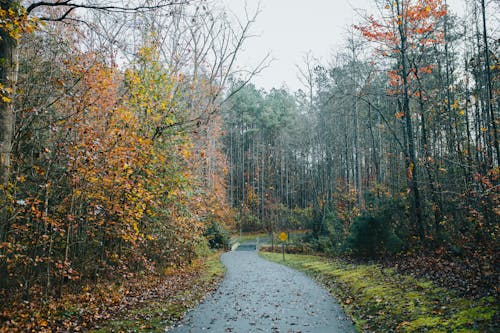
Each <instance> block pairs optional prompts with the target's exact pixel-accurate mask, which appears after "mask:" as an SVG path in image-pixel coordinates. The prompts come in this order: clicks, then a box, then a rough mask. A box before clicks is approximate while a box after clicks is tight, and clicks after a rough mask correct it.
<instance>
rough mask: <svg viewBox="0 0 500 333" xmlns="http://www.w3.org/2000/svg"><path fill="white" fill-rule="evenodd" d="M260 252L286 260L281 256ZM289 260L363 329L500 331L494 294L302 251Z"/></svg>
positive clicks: (288, 258) (268, 257) (288, 264)
mask: <svg viewBox="0 0 500 333" xmlns="http://www.w3.org/2000/svg"><path fill="white" fill-rule="evenodd" d="M260 255H261V256H262V257H263V258H265V259H268V260H271V261H275V262H278V263H283V261H282V256H281V254H278V253H268V252H260ZM284 264H286V265H287V266H290V267H292V268H294V269H297V270H300V271H303V272H305V273H306V274H308V275H310V276H311V277H313V278H315V279H316V280H317V281H319V282H320V283H321V284H323V285H324V286H325V287H326V288H328V290H329V291H330V292H331V293H332V294H333V295H334V296H336V297H337V299H338V300H339V302H340V303H341V304H342V306H343V307H344V309H345V311H346V313H347V314H348V315H349V316H351V318H352V319H353V321H354V323H355V325H356V327H357V329H358V330H359V331H360V332H365V331H366V332H435V333H436V332H498V324H497V323H496V322H495V320H498V310H499V306H498V304H497V303H496V301H495V298H494V297H484V298H481V299H466V298H463V297H459V296H457V294H456V293H455V292H454V291H453V290H448V289H444V288H440V287H437V286H435V285H434V284H433V283H432V282H431V281H426V280H422V279H416V278H414V277H412V276H408V275H401V274H398V273H396V272H395V271H394V270H393V269H385V268H382V267H381V266H378V265H361V264H348V263H345V262H342V261H339V260H333V259H331V258H325V257H319V256H311V255H300V254H287V255H286V261H285V262H284Z"/></svg>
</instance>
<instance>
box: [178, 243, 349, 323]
mask: <svg viewBox="0 0 500 333" xmlns="http://www.w3.org/2000/svg"><path fill="white" fill-rule="evenodd" d="M254 248H255V247H252V246H251V244H244V246H242V247H241V249H244V250H245V251H233V252H228V253H224V254H223V255H222V257H221V260H222V263H223V264H224V265H225V266H226V268H227V272H226V275H225V277H224V280H223V281H222V283H221V285H220V286H219V288H218V289H217V291H215V292H214V293H213V294H212V295H210V296H208V297H207V298H206V299H205V301H204V302H202V303H201V304H200V305H198V306H197V307H196V308H195V309H193V310H191V311H190V312H188V313H187V315H186V317H185V319H184V321H183V322H182V323H180V326H177V327H174V328H172V329H171V330H169V331H168V332H171V333H198V332H217V333H224V332H238V333H251V332H272V333H284V332H285V333H292V332H293V333H299V332H301V333H305V332H311V333H323V332H324V333H335V332H356V330H355V329H354V326H353V325H352V323H351V321H350V320H349V319H348V318H347V317H346V315H345V313H344V311H343V310H342V308H341V307H340V306H339V304H338V303H337V302H336V301H335V299H334V298H333V297H332V296H331V295H330V294H329V293H328V292H327V291H326V290H325V289H323V288H322V287H320V286H319V285H318V284H316V283H315V282H314V281H313V280H311V279H310V278H308V277H307V276H306V275H305V274H303V273H301V272H298V271H295V270H292V269H290V268H288V267H285V266H283V265H280V264H276V263H272V262H269V261H267V260H264V259H262V258H260V257H259V256H258V254H257V252H256V251H255V250H254Z"/></svg>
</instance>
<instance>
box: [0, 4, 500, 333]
mask: <svg viewBox="0 0 500 333" xmlns="http://www.w3.org/2000/svg"><path fill="white" fill-rule="evenodd" d="M462 2H463V4H464V6H465V12H464V13H454V12H453V11H451V10H450V9H449V6H448V4H447V1H446V0H394V1H392V0H391V1H386V0H376V1H375V3H376V4H377V8H378V12H374V13H364V12H363V13H361V12H358V14H359V15H358V18H357V20H358V21H359V23H358V24H355V25H354V26H352V27H349V31H348V33H347V35H346V37H345V39H344V44H343V46H342V47H340V48H337V49H336V50H335V52H334V53H333V54H332V56H331V58H329V59H321V60H320V59H319V58H316V57H315V55H314V53H313V52H309V53H306V54H305V56H304V58H303V63H301V64H298V65H297V75H298V77H299V79H300V81H301V83H302V85H303V87H302V89H299V90H297V91H291V90H290V89H288V88H287V87H286V85H283V86H282V87H275V88H272V89H269V90H264V89H261V88H259V87H257V86H255V85H254V84H253V83H252V78H253V77H254V76H255V75H257V74H259V73H260V72H261V71H263V70H265V68H266V67H267V66H268V65H270V64H271V63H270V62H269V58H268V57H264V58H263V59H261V60H259V61H258V62H257V66H256V67H254V68H242V67H241V66H239V65H238V62H237V59H238V56H239V55H240V53H241V51H242V48H243V45H245V43H246V42H247V40H248V39H249V38H250V37H253V36H254V32H253V31H252V28H253V25H254V23H255V22H256V20H257V17H258V14H259V12H260V10H261V8H260V7H259V8H257V9H256V10H255V12H251V11H249V10H246V11H245V15H244V16H243V17H240V18H238V17H237V16H234V15H233V14H232V13H231V12H230V11H228V10H227V9H225V8H224V6H223V5H222V4H221V3H219V2H216V1H213V2H212V1H206V0H144V1H84V0H82V1H76V0H65V1H17V0H6V1H1V2H0V59H1V60H0V174H1V175H0V177H1V183H0V297H1V298H2V299H4V300H7V301H6V302H5V303H4V304H2V306H1V307H0V319H1V320H0V331H6V332H11V331H16V330H18V331H23V330H36V329H39V330H41V331H43V330H44V329H45V330H46V331H51V330H57V329H66V330H72V329H75V327H78V329H81V327H80V325H81V322H79V321H76V320H73V319H67V318H73V317H72V316H78V311H76V310H75V311H73V312H71V311H69V310H68V309H67V308H66V307H65V306H66V305H67V304H68V303H71V301H70V300H74V299H80V298H81V297H83V296H85V297H86V301H85V302H88V303H95V304H97V303H98V301H97V300H102V299H105V297H103V293H104V292H109V290H114V292H115V293H117V294H119V293H121V294H124V295H126V294H127V293H128V289H127V288H129V286H130V285H131V284H132V283H131V282H130V281H148V283H145V285H148V286H153V285H157V284H158V283H160V282H158V281H161V279H162V278H163V277H164V276H165V275H168V273H169V272H170V273H172V272H175V274H173V275H175V280H176V281H180V280H182V275H183V274H184V273H185V274H186V276H188V275H189V276H190V278H192V279H193V281H194V280H196V277H195V275H196V274H195V273H193V270H192V269H191V268H190V267H191V266H190V265H191V264H193V265H195V266H196V267H198V268H199V267H200V266H199V262H198V261H197V260H199V259H200V258H203V257H206V256H207V253H208V251H209V249H208V248H209V246H210V247H222V248H223V247H224V246H227V245H228V244H227V242H228V237H227V235H228V234H230V233H232V232H233V233H235V232H237V231H240V232H241V231H251V232H254V231H266V232H268V233H270V234H275V233H279V232H282V231H285V232H286V231H288V232H289V231H291V230H301V231H303V232H304V233H306V236H305V237H304V238H303V239H302V240H301V241H300V246H302V247H303V248H307V249H309V250H311V251H314V252H316V251H319V252H323V253H326V254H327V255H330V256H345V257H349V258H357V259H361V260H379V261H391V260H396V261H397V260H398V259H397V258H405V259H404V260H405V261H406V262H409V265H415V267H418V270H419V271H425V269H426V268H429V267H430V268H431V271H432V270H434V271H436V270H439V269H438V268H436V267H443V266H447V267H453V269H452V270H454V271H453V272H452V273H450V275H452V274H455V273H456V274H458V275H459V276H460V278H462V275H460V274H462V273H463V279H464V280H466V281H468V282H467V283H468V284H467V283H466V284H467V287H463V288H462V289H463V291H464V293H465V294H467V293H471V294H474V295H476V294H480V295H483V296H484V295H485V294H488V295H491V294H492V295H495V296H497V289H494V288H493V286H497V285H498V267H497V266H498V255H497V253H498V235H499V224H498V221H499V215H500V187H499V181H500V179H499V177H500V148H499V140H500V138H499V135H500V133H499V128H498V127H499V126H500V122H499V118H500V114H499V112H500V111H499V109H500V99H499V96H498V92H499V89H500V64H499V59H498V51H499V47H500V42H499V41H500V39H499V36H498V20H497V17H496V16H495V15H497V14H496V13H497V12H499V9H500V8H499V4H498V3H497V2H495V1H492V2H488V1H485V0H463V1H462ZM325 44H328V41H325ZM271 239H273V238H272V237H271ZM295 245H297V244H295ZM297 246H298V245H297ZM394 258H396V259H394ZM212 260H214V259H212ZM450 263H451V264H450ZM419 265H420V266H419ZM421 266H423V268H422V267H421ZM407 268H408V267H403V269H407ZM421 268H422V269H421ZM219 274H220V272H219ZM148 279H149V280H148ZM127 281H128V282H127ZM134 283H135V282H134ZM155 283H156V284H155ZM169 283H171V284H172V287H171V288H173V289H175V288H176V287H175V285H176V283H174V282H169ZM186 284H187V283H177V285H186ZM471 285H472V287H471ZM103 286H108V287H109V289H106V288H107V287H106V288H105V287H103ZM125 286H127V287H125ZM141 286H142V285H141ZM169 286H170V285H169ZM469 287H470V288H469ZM169 288H170V287H169ZM144 289H146V288H144ZM167 289H168V288H167ZM103 290H104V291H103ZM116 290H120V292H117V291H116ZM124 290H126V291H127V292H125V291H124ZM163 291H164V294H169V295H170V294H173V291H171V290H170V289H169V290H165V288H164V289H163ZM99 293H100V294H99ZM96 295H100V296H96ZM117 298H118V296H117ZM200 298H201V297H200ZM101 303H103V304H104V303H105V301H101ZM64 304H66V305H64ZM32 309H36V311H35V312H34V311H33V310H32ZM96 311H97V310H96ZM99 311H105V310H103V309H100V310H99ZM35 313H36V315H35ZM64 316H66V317H67V318H66V317H64ZM89 316H90V317H92V316H93V317H92V318H90V319H85V320H88V324H89V325H91V324H95V321H98V320H99V318H101V317H100V316H101V315H100V314H97V312H96V313H94V314H93V315H92V316H91V315H89ZM61 317H64V318H66V319H67V320H63V319H60V318H61ZM101 319H102V318H101ZM86 324H87V322H86ZM61 327H62V328H61Z"/></svg>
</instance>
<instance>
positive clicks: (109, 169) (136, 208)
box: [0, 30, 232, 332]
mask: <svg viewBox="0 0 500 333" xmlns="http://www.w3.org/2000/svg"><path fill="white" fill-rule="evenodd" d="M73 32H74V33H79V32H78V30H75V31H73ZM26 38H28V40H29V39H30V38H36V37H35V36H34V35H27V36H26ZM39 38H41V39H43V38H46V37H43V34H42V35H41V37H39ZM50 38H51V37H48V38H47V40H46V41H45V43H49V44H50V42H51V41H50ZM69 42H70V40H68V39H67V40H66V41H65V43H69ZM49 44H48V45H49ZM67 46H68V49H67V50H66V51H65V52H67V54H68V55H71V57H62V56H59V55H58V56H55V57H54V55H51V56H53V58H52V62H45V61H43V59H42V58H40V57H39V55H36V54H33V53H30V52H29V51H28V52H27V53H26V54H25V55H23V57H25V58H23V59H22V60H21V61H26V63H25V64H26V67H24V68H23V70H22V71H21V72H20V83H19V89H20V91H21V92H22V93H20V94H19V96H18V100H17V101H16V102H15V103H16V106H17V107H18V108H19V109H20V110H22V111H20V112H19V115H18V118H19V121H18V124H17V133H18V134H17V135H18V137H17V140H16V144H15V147H14V152H13V155H14V167H13V173H12V175H11V181H10V182H8V183H7V184H5V185H3V186H2V187H1V189H0V190H1V191H2V196H3V198H6V200H5V201H3V202H2V214H3V215H2V219H3V220H2V224H1V229H0V236H1V242H0V295H1V296H0V297H1V298H2V299H5V300H7V299H8V300H9V302H4V303H3V304H2V306H1V307H0V331H6V332H11V331H15V330H16V329H20V330H21V331H22V330H23V329H36V330H40V331H44V330H45V331H50V330H52V329H56V328H57V327H59V328H61V327H66V328H67V329H70V328H71V327H73V329H76V328H75V327H80V326H79V325H80V324H81V323H80V324H79V323H78V322H76V323H72V322H68V323H65V322H59V323H55V322H51V320H56V319H57V318H59V319H60V317H58V316H59V315H60V313H62V312H64V311H65V310H64V309H62V310H61V309H60V306H61V303H60V301H58V300H64V301H65V302H73V301H74V302H80V300H79V297H83V298H85V297H87V298H89V299H86V300H83V299H82V300H81V301H82V302H83V303H85V304H87V305H88V306H90V307H92V306H97V308H96V309H95V314H94V313H91V312H92V311H93V310H92V309H89V311H90V312H89V313H88V316H90V317H89V318H83V317H82V316H80V319H78V320H83V322H84V323H86V324H85V325H87V324H88V323H89V322H94V321H98V320H100V319H103V318H104V317H102V316H109V315H111V314H112V313H111V312H108V313H107V314H104V313H103V311H104V310H106V309H109V308H112V307H113V306H115V305H116V304H118V303H119V302H121V301H123V300H122V297H121V296H123V295H121V296H120V297H119V294H120V291H118V290H114V287H113V285H109V286H108V285H107V284H106V283H105V282H106V281H110V280H112V279H113V280H115V281H118V282H119V281H122V280H123V281H125V280H130V279H137V281H139V280H140V279H139V278H138V276H143V275H144V274H146V275H148V276H152V277H154V276H161V274H162V273H164V272H167V271H169V270H171V269H172V267H173V268H175V269H174V270H175V271H177V272H178V275H179V276H178V277H177V279H182V274H183V272H184V268H185V267H187V266H188V265H189V264H190V263H191V262H193V260H195V259H196V258H197V257H198V256H199V253H200V251H203V250H204V249H206V247H207V245H206V244H207V240H206V239H205V238H204V236H203V235H204V232H205V230H206V228H207V227H208V226H210V225H211V223H212V221H214V220H217V221H218V222H219V223H221V224H222V225H224V226H225V227H230V226H231V224H232V210H231V209H230V208H229V207H228V205H227V203H226V202H225V201H226V198H225V181H224V174H223V171H222V170H223V169H224V159H223V158H220V156H221V153H220V151H219V150H218V149H219V148H218V146H217V140H218V137H219V136H220V131H219V130H217V126H216V124H217V120H216V119H214V120H211V121H210V128H209V125H206V127H202V128H199V129H198V130H197V131H193V129H192V128H190V127H189V126H188V125H187V124H186V123H187V120H188V119H189V118H190V117H192V115H194V114H195V113H196V116H198V117H201V116H203V113H202V114H201V116H200V113H199V112H198V110H196V112H195V110H191V109H190V108H189V107H188V106H187V105H186V97H185V96H190V100H191V101H193V100H194V98H193V97H192V94H193V90H195V89H197V90H201V89H209V88H210V89H213V91H218V90H217V89H215V88H213V87H210V86H209V84H208V83H206V82H205V83H204V85H203V86H201V85H200V86H196V87H193V84H192V83H191V82H190V78H189V77H188V76H187V75H185V74H183V73H181V72H178V71H177V72H174V71H171V70H169V68H168V66H166V65H165V64H164V63H161V62H160V61H158V49H157V48H156V47H155V45H154V43H149V44H147V45H144V46H142V47H141V49H140V51H139V52H138V53H137V55H136V58H135V59H134V61H132V62H131V63H130V64H128V65H126V66H118V65H116V64H114V63H109V62H107V61H105V59H103V58H102V57H101V56H100V55H99V54H96V53H94V52H84V51H80V50H79V49H78V47H77V46H75V45H70V44H68V45H67ZM55 47H56V46H55V44H50V45H49V47H48V48H47V50H46V51H45V52H47V53H50V52H58V51H57V49H56V48H55ZM46 55H47V56H48V55H49V54H46ZM30 56H33V58H31V59H30ZM29 61H33V64H35V63H36V62H38V66H39V68H40V69H38V70H35V69H32V68H30V65H31V64H30V62H29ZM35 61H36V62H35ZM37 85H41V86H43V87H44V88H41V90H40V91H39V93H40V94H43V93H47V95H46V96H43V95H42V96H40V95H36V94H27V93H26V94H25V93H24V91H31V90H30V89H32V87H34V86H37ZM45 88H46V90H45ZM199 95H200V96H203V97H202V98H207V96H210V93H209V92H203V93H202V92H201V91H200V94H199ZM41 98H46V100H47V102H46V103H45V101H44V102H42V104H43V106H41V107H40V99H41ZM207 100H208V98H207ZM208 102H209V104H210V103H213V101H211V100H208ZM211 105H212V106H211V109H215V108H217V106H216V105H215V104H211ZM209 118H210V115H208V114H207V115H206V119H209ZM204 119H205V118H204ZM204 126H205V125H204ZM199 131H204V132H206V133H210V137H209V138H210V144H204V143H206V142H207V141H208V138H207V137H202V136H200V134H199ZM207 148H209V149H210V154H212V155H211V156H210V158H211V159H216V160H217V162H216V165H215V166H213V167H212V168H211V169H207V168H206V164H207V161H206V160H207V159H208V158H209V157H207V156H206V155H205V154H206V153H205V151H204V149H207ZM219 170H220V171H219ZM187 275H188V274H186V276H187ZM153 280H154V278H153ZM144 281H150V282H151V281H152V280H150V279H149V278H146V279H145V280H144ZM151 283H153V282H151ZM92 284H96V286H98V287H96V289H95V290H93V289H91V288H92V287H90V286H91V285H92ZM108 287H109V288H111V289H109V288H108ZM153 287H154V288H156V287H157V285H155V286H152V288H153ZM82 288H84V289H83V293H82V291H81V290H82ZM130 288H131V283H127V284H126V285H125V286H124V287H123V288H122V289H123V291H124V292H127V293H128V290H129V289H130ZM108 289H109V290H108ZM106 294H108V295H109V297H110V298H109V299H106V300H105V301H104V300H101V301H103V302H104V303H103V304H104V308H102V307H101V306H98V305H97V303H99V302H100V301H99V298H100V297H101V298H102V297H104V298H106V297H107V296H106ZM114 295H115V296H116V297H115V296H114ZM114 298H116V299H114ZM22 299H25V300H28V303H23V302H22ZM42 303H43V304H45V305H44V306H42ZM83 303H82V304H83ZM30 308H35V309H37V310H36V312H33V311H32V310H30ZM61 311H62V312H61ZM106 311H107V310H106ZM57 313H59V315H58V314H57ZM86 315H87V314H86ZM20 316H21V317H20ZM82 318H83V319H82ZM59 319H57V320H59ZM75 325H76V326H75ZM78 329H80V328H78Z"/></svg>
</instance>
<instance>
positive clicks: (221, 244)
mask: <svg viewBox="0 0 500 333" xmlns="http://www.w3.org/2000/svg"><path fill="white" fill-rule="evenodd" d="M205 237H206V238H207V239H208V246H210V248H211V249H224V248H227V247H228V246H229V233H228V232H227V230H225V229H224V228H223V227H222V226H221V225H220V224H219V223H217V222H215V221H213V222H212V225H211V226H210V227H208V228H207V230H206V231H205Z"/></svg>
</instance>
